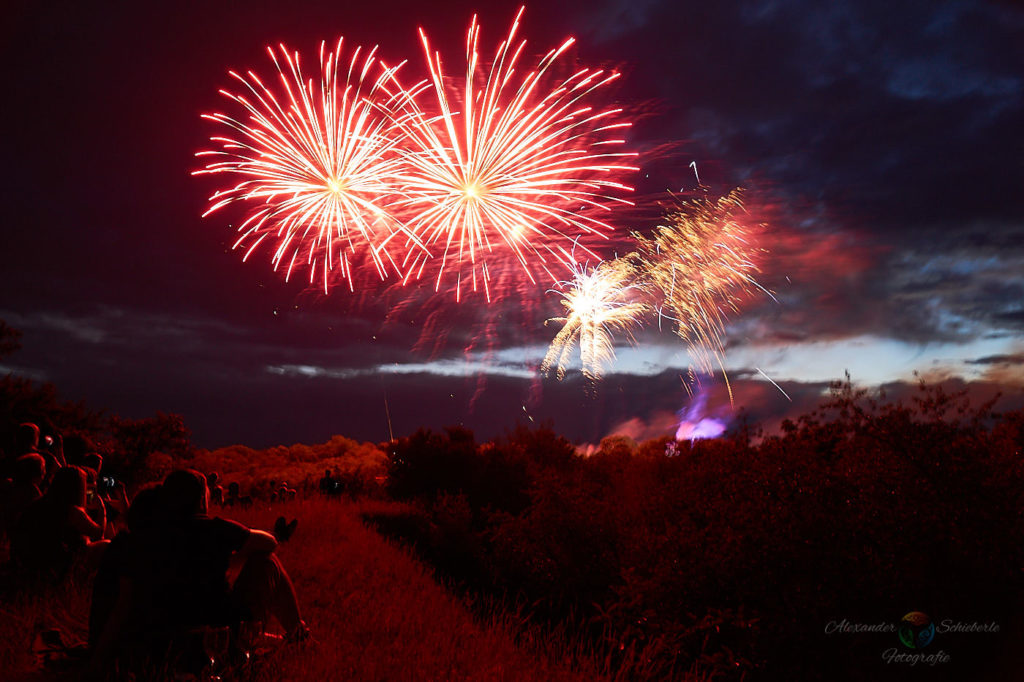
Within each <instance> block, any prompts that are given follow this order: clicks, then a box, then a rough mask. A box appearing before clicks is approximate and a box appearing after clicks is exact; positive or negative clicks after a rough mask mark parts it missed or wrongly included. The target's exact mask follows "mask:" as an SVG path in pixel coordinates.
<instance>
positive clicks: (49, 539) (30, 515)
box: [11, 467, 106, 575]
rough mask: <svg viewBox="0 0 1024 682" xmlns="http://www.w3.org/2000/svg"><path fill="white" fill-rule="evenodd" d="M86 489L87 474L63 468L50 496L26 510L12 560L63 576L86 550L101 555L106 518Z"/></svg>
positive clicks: (17, 529) (13, 542) (15, 536)
mask: <svg viewBox="0 0 1024 682" xmlns="http://www.w3.org/2000/svg"><path fill="white" fill-rule="evenodd" d="M86 488H87V486H86V474H85V471H83V470H82V469H80V468H78V467H62V468H61V469H60V470H58V471H57V472H56V474H55V475H54V477H53V481H52V482H51V483H50V487H49V488H48V489H47V491H46V493H45V494H43V496H42V497H40V498H39V499H38V500H36V501H35V502H33V503H32V504H30V505H29V506H28V508H26V509H25V511H24V513H22V515H21V518H19V519H18V522H17V524H16V525H15V528H14V532H13V533H12V534H11V558H12V559H14V560H15V562H16V563H17V564H18V565H19V566H20V567H21V568H23V569H26V570H30V571H37V572H41V573H44V574H53V573H55V574H57V575H63V574H65V573H66V572H67V570H68V569H69V568H70V567H71V564H72V562H73V561H74V559H75V557H76V556H77V555H79V554H80V553H82V552H83V551H84V550H87V549H90V548H91V549H92V550H93V551H99V550H98V547H99V546H101V544H102V540H103V533H104V531H105V529H106V514H105V511H104V507H103V504H102V503H101V502H99V501H98V500H97V499H96V496H95V494H93V495H92V496H91V499H88V498H87V496H86ZM87 507H88V508H89V510H91V511H93V513H94V514H95V515H96V516H97V518H96V519H95V520H94V519H93V518H92V517H90V515H89V513H88V511H87V509H86V508H87Z"/></svg>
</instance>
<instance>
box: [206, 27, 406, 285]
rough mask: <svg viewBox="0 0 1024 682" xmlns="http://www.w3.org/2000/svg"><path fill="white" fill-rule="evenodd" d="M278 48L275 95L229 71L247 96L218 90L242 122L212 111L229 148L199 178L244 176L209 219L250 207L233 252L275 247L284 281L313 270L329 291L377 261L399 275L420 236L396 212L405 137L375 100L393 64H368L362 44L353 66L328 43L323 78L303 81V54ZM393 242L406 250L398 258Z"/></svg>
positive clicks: (371, 55) (250, 77) (212, 154)
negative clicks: (230, 208)
mask: <svg viewBox="0 0 1024 682" xmlns="http://www.w3.org/2000/svg"><path fill="white" fill-rule="evenodd" d="M279 49H280V57H279V56H278V54H277V52H275V51H274V49H273V48H268V49H267V52H268V53H269V54H270V58H271V59H272V60H273V62H274V66H275V67H277V73H278V81H279V83H278V85H279V88H278V89H277V90H276V92H275V90H274V89H272V88H271V87H268V86H266V85H264V84H263V82H262V81H261V80H260V78H259V77H258V76H257V75H256V74H255V73H253V72H252V71H249V72H247V73H246V75H244V76H243V75H239V74H237V73H235V72H231V75H232V77H234V78H235V79H236V80H237V81H238V82H239V83H241V84H242V85H243V86H244V88H245V91H244V93H243V94H235V93H231V92H228V91H225V90H221V94H223V95H224V96H225V97H227V98H229V99H230V100H231V101H232V102H233V103H235V104H236V105H238V106H239V107H240V108H241V110H242V112H243V114H244V115H243V117H242V118H235V117H232V116H229V115H227V114H221V113H215V114H208V115H204V118H206V119H209V120H211V121H214V122H216V123H219V124H223V125H224V126H226V127H228V128H230V129H231V131H232V133H231V135H230V136H226V137H213V138H211V139H212V141H214V142H216V143H218V144H219V145H220V149H218V150H215V151H204V152H200V153H199V154H197V156H200V157H204V158H207V159H209V163H208V164H207V166H206V167H205V168H204V169H202V170H199V171H196V172H195V174H197V175H198V174H228V175H232V176H236V177H239V178H240V181H239V182H238V184H236V185H234V186H232V187H229V188H228V189H224V190H220V191H217V192H216V193H215V194H214V195H213V196H212V197H211V198H210V201H211V205H210V208H209V209H208V210H207V211H206V213H205V214H204V216H205V215H209V214H210V213H213V212H214V211H216V210H218V209H220V208H222V207H224V206H226V205H228V204H231V203H235V202H237V203H241V204H244V205H245V206H246V208H247V210H248V214H247V216H246V217H245V219H244V220H243V222H242V223H241V225H240V226H239V228H238V229H239V232H241V236H240V237H239V239H238V241H237V242H236V243H235V248H238V247H244V248H245V249H246V252H245V258H248V257H249V255H250V254H252V252H253V251H254V250H255V249H256V248H257V247H258V246H259V245H260V244H261V243H262V242H264V241H268V242H269V243H272V244H273V246H272V248H273V254H272V262H273V264H274V268H275V269H277V268H279V267H281V266H284V267H285V269H286V279H287V278H288V277H290V276H291V274H292V271H293V270H294V269H296V268H308V270H309V279H310V283H311V284H312V283H313V282H314V280H315V279H317V278H318V273H319V279H320V280H321V281H322V283H323V288H324V291H325V292H326V291H327V288H328V285H329V284H330V283H331V282H332V281H333V280H334V279H335V276H340V277H341V278H344V279H347V280H348V282H349V286H350V287H351V286H352V275H353V273H352V267H353V263H363V262H372V263H373V264H374V266H375V268H376V271H377V273H378V275H379V276H380V277H381V278H384V277H386V276H387V275H388V274H389V273H390V272H394V273H395V274H396V275H397V274H401V273H400V270H399V267H398V265H397V262H396V260H400V259H402V258H404V257H405V254H404V251H405V250H406V249H408V248H410V246H412V247H413V248H420V247H419V240H418V239H417V238H416V237H415V235H413V234H412V233H411V232H409V231H408V230H406V228H405V227H404V226H403V225H402V224H401V222H399V221H397V220H396V219H395V218H394V217H393V216H392V215H391V212H390V210H389V203H391V202H393V201H394V198H395V195H396V192H397V191H398V188H397V187H396V186H395V184H394V182H395V179H396V177H397V176H398V175H399V174H400V169H401V167H402V165H403V164H404V161H403V159H402V155H400V154H399V153H397V151H396V147H397V146H398V145H399V144H400V143H401V142H402V137H401V135H400V133H399V132H398V131H396V130H395V129H394V128H393V126H392V125H391V123H390V122H389V120H388V118H387V117H386V116H385V115H383V114H382V113H381V111H380V109H379V107H378V106H377V105H376V103H375V100H376V99H377V98H379V97H381V84H382V82H383V81H384V80H385V79H389V78H391V77H392V76H393V73H394V69H386V68H383V67H382V66H381V65H380V64H379V63H377V60H376V57H375V52H376V48H374V49H373V50H370V51H369V52H368V53H366V54H365V56H364V57H362V58H361V54H362V53H363V51H362V49H361V48H356V49H355V50H354V51H353V53H352V55H351V58H350V61H349V63H348V65H347V68H346V66H345V65H344V64H342V63H341V53H342V40H341V39H339V40H338V43H337V46H336V47H335V49H334V50H333V51H331V50H325V46H324V45H321V47H320V74H319V76H320V77H319V79H318V80H317V81H315V82H314V80H313V79H309V80H307V79H306V77H305V76H304V75H303V72H302V69H301V66H300V61H299V55H298V53H290V52H289V51H288V50H287V49H286V48H285V47H284V46H283V45H282V46H280V48H279ZM339 81H340V82H339ZM397 235H403V239H401V240H397V241H396V240H395V237H396V236H397ZM392 246H398V247H399V248H401V250H402V251H403V253H402V254H401V255H399V256H398V258H397V259H396V258H394V257H392V254H391V251H390V250H389V248H390V247H392Z"/></svg>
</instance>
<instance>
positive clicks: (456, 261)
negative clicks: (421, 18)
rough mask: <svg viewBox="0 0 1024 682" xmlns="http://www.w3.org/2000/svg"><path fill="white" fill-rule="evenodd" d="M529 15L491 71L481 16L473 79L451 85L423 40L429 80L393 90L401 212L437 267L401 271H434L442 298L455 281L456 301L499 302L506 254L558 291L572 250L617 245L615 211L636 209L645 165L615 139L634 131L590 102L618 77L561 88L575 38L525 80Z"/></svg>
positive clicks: (576, 80) (470, 40) (589, 73)
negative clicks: (499, 274)
mask: <svg viewBox="0 0 1024 682" xmlns="http://www.w3.org/2000/svg"><path fill="white" fill-rule="evenodd" d="M522 11H523V10H522V9H520V11H519V13H518V14H517V15H516V18H515V20H514V21H513V23H512V27H511V29H510V31H509V33H508V36H507V38H506V39H505V40H504V41H503V42H502V43H501V44H500V45H499V47H498V49H497V52H496V53H495V57H494V60H493V62H492V63H491V65H490V67H489V69H488V68H485V67H484V66H482V65H481V61H480V57H479V52H478V45H479V36H480V26H479V24H478V23H477V20H476V17H474V18H473V21H472V23H471V24H470V28H469V32H468V35H467V39H466V75H465V78H464V79H457V80H451V79H446V77H445V73H444V70H443V68H442V63H441V56H440V53H438V52H433V51H432V50H431V47H430V42H429V40H428V38H427V36H426V34H425V33H424V32H423V31H422V30H421V31H420V39H421V41H422V44H423V49H424V52H425V55H426V59H427V66H428V68H429V72H430V79H429V80H428V81H426V82H424V83H421V84H419V85H418V86H415V87H413V88H410V89H405V88H403V87H402V86H401V84H399V83H398V81H397V77H393V78H392V79H391V80H392V83H394V85H395V88H396V91H397V94H396V98H395V99H394V100H392V105H393V106H392V111H391V116H392V120H393V121H394V123H395V125H396V126H398V127H400V128H401V129H402V131H403V132H404V134H405V137H406V142H405V144H404V145H403V147H402V154H403V160H404V161H405V166H404V167H403V171H402V175H401V177H400V181H399V185H400V189H401V195H402V198H401V199H400V200H399V201H398V202H397V205H398V207H399V209H400V212H401V215H402V217H403V219H404V220H405V222H406V224H407V225H408V227H409V229H410V230H412V231H413V232H414V233H415V235H416V236H417V237H418V238H420V239H421V240H422V242H423V243H424V244H426V245H427V246H428V247H430V250H431V252H432V253H433V254H434V256H436V258H435V259H434V262H431V261H429V260H428V257H427V255H426V254H425V253H424V252H422V251H416V250H412V249H410V250H409V251H408V252H407V253H406V259H405V260H404V261H403V266H404V267H405V268H406V271H407V278H408V277H417V278H419V277H421V276H426V275H427V272H426V270H427V268H428V265H429V267H436V273H433V272H431V273H430V275H429V276H430V278H431V279H432V280H433V282H434V288H435V290H438V291H439V290H440V288H441V285H442V281H444V279H445V277H446V276H450V277H451V279H452V280H454V289H455V297H456V299H457V300H458V299H460V298H461V296H462V293H463V291H464V290H466V289H469V290H472V291H482V292H483V294H484V296H485V298H486V299H487V300H488V301H489V300H491V298H492V297H493V296H494V292H493V291H492V290H491V288H492V286H493V283H494V276H493V274H494V273H493V269H494V268H493V261H494V260H495V259H496V258H497V259H500V258H502V257H504V256H506V255H511V257H512V258H514V260H515V261H517V262H518V264H519V266H520V268H521V271H522V272H523V273H524V274H525V276H526V278H527V279H528V280H529V281H530V282H532V283H536V281H537V280H536V275H538V274H541V275H542V276H543V277H544V278H546V279H547V280H548V281H551V282H554V281H557V280H558V279H560V278H562V277H564V271H565V269H566V267H567V264H568V263H571V262H572V259H571V257H570V254H569V251H568V247H570V246H571V244H572V243H573V242H574V240H576V239H577V238H578V237H579V236H581V235H597V236H600V237H608V236H609V235H611V234H613V233H614V232H615V228H614V227H613V226H612V225H611V224H609V223H608V222H607V220H608V218H609V215H610V212H611V210H612V207H613V206H615V205H616V204H622V205H631V203H630V202H629V201H627V200H625V199H623V198H621V197H618V196H616V195H618V194H620V193H622V192H629V191H632V188H631V187H629V186H627V185H626V184H624V183H623V182H622V181H621V180H620V178H621V177H622V176H623V175H624V174H626V173H628V172H632V171H635V170H636V168H634V167H632V166H630V165H628V164H627V162H626V160H627V158H629V157H631V156H635V155H634V154H630V153H626V152H623V151H619V149H620V147H621V145H622V143H623V140H622V139H618V138H615V137H613V136H614V135H615V134H616V133H617V132H618V131H619V130H621V129H622V128H626V127H628V126H629V125H630V124H629V123H628V122H625V121H622V120H620V115H621V111H620V110H619V109H602V108H599V107H598V108H595V106H594V105H593V104H590V103H589V102H590V101H591V100H592V99H593V98H594V97H595V96H596V95H597V94H598V93H599V91H601V90H602V89H603V88H605V87H606V86H608V85H609V84H610V83H612V82H613V81H614V80H616V79H617V78H618V74H617V73H609V72H606V71H601V70H591V69H581V70H579V71H577V72H575V73H574V74H572V75H571V76H569V77H568V78H565V79H563V80H560V81H559V80H557V79H554V78H553V77H552V76H551V74H550V72H551V71H552V68H553V66H554V65H556V63H558V61H559V59H560V58H562V57H563V56H564V54H565V52H566V50H568V49H569V47H570V46H571V45H572V44H573V40H572V39H569V40H566V41H565V42H564V43H563V44H562V45H561V46H559V47H558V48H556V49H553V50H551V51H550V52H548V53H547V54H546V55H545V56H544V57H543V58H542V59H540V61H539V62H538V64H537V65H536V66H535V67H534V68H533V69H532V70H524V65H523V62H525V61H526V60H525V59H523V58H522V53H523V50H524V47H525V44H526V43H525V41H519V42H516V40H517V39H516V34H517V31H518V28H519V19H520V17H521V15H522ZM520 73H521V74H522V75H521V76H520V75H519V74H520ZM480 81H482V82H483V87H478V86H477V83H478V82H480ZM595 214H600V215H595ZM591 255H592V256H594V257H596V255H594V254H592V253H591Z"/></svg>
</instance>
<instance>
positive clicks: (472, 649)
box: [0, 498, 633, 680]
mask: <svg viewBox="0 0 1024 682" xmlns="http://www.w3.org/2000/svg"><path fill="white" fill-rule="evenodd" d="M367 504H369V505H373V504H381V503H362V505H360V503H350V502H340V501H335V500H323V499H319V498H315V499H309V500H300V501H296V502H289V503H285V504H281V505H276V506H275V507H273V508H271V507H266V506H264V507H262V508H260V507H259V506H257V507H256V508H253V509H250V510H245V511H241V510H239V511H238V512H237V513H236V512H234V511H232V512H231V513H230V514H227V513H226V514H224V516H229V517H232V518H235V519H236V520H238V521H240V522H242V523H245V524H247V525H250V526H253V527H257V528H265V529H266V528H270V527H271V526H272V525H273V522H274V519H275V518H276V517H277V516H278V515H281V514H284V515H287V516H288V517H289V518H291V517H297V518H298V519H299V520H300V521H299V526H298V530H297V531H296V533H295V536H294V537H293V538H292V539H291V541H290V542H288V543H286V544H285V545H283V546H281V547H280V548H279V550H278V552H279V556H280V557H281V559H282V561H283V562H284V564H285V566H286V567H287V568H288V571H289V572H290V574H291V576H292V578H293V580H294V582H295V586H296V590H297V592H298V594H299V599H300V603H301V606H302V609H303V616H304V618H305V619H306V620H307V621H308V623H309V624H310V626H311V627H312V629H313V632H314V636H315V638H316V640H317V641H316V642H315V643H312V644H308V645H306V644H304V645H293V646H290V647H286V648H284V649H281V650H279V651H277V652H275V653H273V654H271V655H270V656H268V657H267V658H266V659H265V660H264V661H263V662H262V663H261V666H260V668H259V670H258V671H257V673H256V674H255V675H253V676H251V677H250V678H249V679H256V680H598V679H613V676H610V675H609V674H608V668H609V666H608V665H607V664H606V663H604V662H602V661H601V660H598V659H597V658H595V657H593V656H591V655H589V654H588V653H587V652H586V650H585V648H584V647H583V645H581V644H580V643H579V642H578V641H576V640H573V639H570V638H567V637H565V636H562V635H559V634H558V633H551V632H549V631H545V632H541V631H539V630H536V629H533V628H531V627H529V626H526V625H525V624H524V623H523V622H521V621H520V619H518V618H517V617H516V616H515V614H514V611H512V612H510V611H505V612H502V615H498V616H493V617H490V618H488V619H486V621H487V622H480V619H479V618H476V617H474V616H473V615H472V613H473V611H474V610H473V609H470V608H468V607H467V605H466V604H465V603H463V602H462V601H461V600H460V599H459V598H457V597H455V596H454V595H453V594H452V593H451V592H449V591H448V590H446V589H445V588H443V587H442V586H441V585H439V584H438V583H437V582H436V581H435V580H434V578H433V577H432V574H431V572H430V571H429V570H428V569H427V568H426V567H425V566H424V565H423V564H422V563H421V562H420V561H418V560H417V559H415V558H414V557H413V556H412V555H411V554H410V552H409V551H407V550H406V549H405V548H403V547H400V546H397V545H394V544H392V543H390V542H389V541H387V540H385V539H384V538H382V537H381V536H379V535H377V534H376V533H374V532H373V531H371V530H369V529H368V528H366V527H365V526H364V525H363V524H362V523H361V522H360V520H359V514H360V512H361V511H365V507H366V505H367ZM84 582H85V581H84V580H83V579H81V578H80V579H79V581H78V582H76V581H74V580H72V581H69V582H67V583H66V584H63V585H59V586H50V587H48V588H46V589H44V590H43V591H42V592H41V593H38V594H34V595H25V594H23V595H20V596H18V597H17V598H16V599H14V600H13V601H11V602H9V603H5V604H3V605H2V606H0V669H2V671H3V672H2V673H0V678H4V679H17V680H22V679H24V680H46V679H78V678H79V676H80V671H69V672H68V673H66V674H55V673H52V672H45V671H41V670H39V665H38V663H37V662H36V660H35V655H34V654H33V651H32V642H33V639H34V637H35V636H36V634H37V633H38V632H39V631H40V630H42V629H47V628H58V629H60V630H62V631H63V632H64V633H65V641H79V640H82V639H84V637H85V633H86V626H87V617H88V616H87V614H88V607H89V596H88V590H87V589H86V587H85V585H84ZM614 677H618V678H620V679H626V678H630V677H633V675H631V673H630V671H629V670H620V671H619V672H618V674H617V675H616V676H614Z"/></svg>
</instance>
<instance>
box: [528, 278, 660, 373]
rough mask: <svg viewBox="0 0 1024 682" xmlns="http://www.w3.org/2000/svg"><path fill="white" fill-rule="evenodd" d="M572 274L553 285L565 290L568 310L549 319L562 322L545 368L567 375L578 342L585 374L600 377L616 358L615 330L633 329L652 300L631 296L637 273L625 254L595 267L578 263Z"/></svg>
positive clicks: (558, 290)
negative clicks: (647, 301) (565, 279)
mask: <svg viewBox="0 0 1024 682" xmlns="http://www.w3.org/2000/svg"><path fill="white" fill-rule="evenodd" d="M573 274H574V277H573V279H571V280H568V281H565V282H559V283H558V289H557V290H552V291H555V292H556V293H561V294H562V295H563V296H564V298H563V299H562V306H563V307H564V308H565V311H566V316H565V317H557V318H552V319H551V320H549V322H556V323H561V324H562V325H563V326H562V329H561V330H560V331H559V332H558V334H557V335H556V336H555V339H554V340H553V341H552V342H551V346H550V347H549V348H548V352H547V354H546V355H545V356H544V361H543V363H541V372H542V373H544V374H548V373H550V372H551V370H552V368H555V374H556V376H557V377H558V379H559V380H561V379H563V378H564V377H565V370H566V367H567V366H568V364H569V362H570V361H571V359H572V351H573V348H574V346H575V344H577V343H578V344H579V347H580V356H581V360H582V364H583V375H584V376H585V377H586V378H587V379H589V380H590V381H592V382H596V381H598V380H600V378H601V374H602V373H603V372H604V368H605V366H606V365H607V364H609V363H610V362H611V361H612V360H613V359H614V358H615V348H614V343H613V341H612V332H614V331H625V332H627V333H628V332H629V331H630V329H631V328H632V327H634V326H636V325H638V324H639V321H640V318H641V316H642V315H643V314H644V312H645V311H646V310H647V305H646V304H645V303H643V302H641V301H637V300H632V299H631V297H632V296H633V295H634V294H635V293H636V291H635V286H634V285H631V284H629V282H630V280H631V279H632V278H633V274H634V273H633V271H632V268H631V266H630V265H629V263H628V262H626V261H625V260H623V259H616V260H611V261H604V262H601V263H598V264H597V266H596V267H594V268H591V267H589V266H587V265H578V264H577V265H574V266H573Z"/></svg>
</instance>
